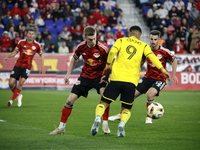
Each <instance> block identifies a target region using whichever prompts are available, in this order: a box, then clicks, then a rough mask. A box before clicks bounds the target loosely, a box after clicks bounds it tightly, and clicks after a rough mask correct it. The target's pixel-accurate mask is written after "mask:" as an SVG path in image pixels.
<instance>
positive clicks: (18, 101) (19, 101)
mask: <svg viewBox="0 0 200 150" xmlns="http://www.w3.org/2000/svg"><path fill="white" fill-rule="evenodd" d="M22 98H23V95H22V94H20V95H19V96H18V97H17V106H18V107H21V106H22Z"/></svg>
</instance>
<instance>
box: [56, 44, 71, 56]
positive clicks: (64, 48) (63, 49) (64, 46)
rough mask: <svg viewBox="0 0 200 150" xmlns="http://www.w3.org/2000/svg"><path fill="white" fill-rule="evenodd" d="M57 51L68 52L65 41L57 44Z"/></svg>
mask: <svg viewBox="0 0 200 150" xmlns="http://www.w3.org/2000/svg"><path fill="white" fill-rule="evenodd" d="M58 53H60V54H66V53H69V47H68V46H67V43H66V41H63V42H62V45H61V46H59V48H58Z"/></svg>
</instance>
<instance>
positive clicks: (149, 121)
mask: <svg viewBox="0 0 200 150" xmlns="http://www.w3.org/2000/svg"><path fill="white" fill-rule="evenodd" d="M145 123H147V124H151V123H153V122H152V118H150V117H146V122H145Z"/></svg>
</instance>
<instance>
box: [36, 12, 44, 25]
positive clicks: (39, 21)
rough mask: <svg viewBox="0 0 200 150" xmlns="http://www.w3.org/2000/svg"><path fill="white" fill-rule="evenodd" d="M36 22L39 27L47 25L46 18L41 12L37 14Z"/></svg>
mask: <svg viewBox="0 0 200 150" xmlns="http://www.w3.org/2000/svg"><path fill="white" fill-rule="evenodd" d="M35 24H36V25H37V26H38V27H44V26H45V23H44V19H43V18H42V16H41V15H40V14H38V15H37V18H36V19H35Z"/></svg>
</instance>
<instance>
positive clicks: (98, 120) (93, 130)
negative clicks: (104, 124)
mask: <svg viewBox="0 0 200 150" xmlns="http://www.w3.org/2000/svg"><path fill="white" fill-rule="evenodd" d="M100 123H101V118H100V117H99V116H97V117H96V118H95V120H94V123H93V125H92V128H91V133H92V135H96V134H97V132H98V130H99V126H100Z"/></svg>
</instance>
